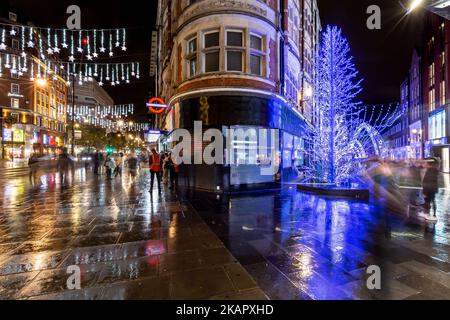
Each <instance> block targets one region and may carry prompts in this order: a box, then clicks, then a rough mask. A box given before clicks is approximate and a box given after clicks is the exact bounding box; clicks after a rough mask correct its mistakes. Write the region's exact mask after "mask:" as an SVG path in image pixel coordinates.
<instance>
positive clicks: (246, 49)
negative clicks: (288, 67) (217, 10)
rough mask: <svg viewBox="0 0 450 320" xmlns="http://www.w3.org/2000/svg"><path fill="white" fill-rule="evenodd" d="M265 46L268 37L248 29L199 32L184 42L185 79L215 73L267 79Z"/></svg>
mask: <svg viewBox="0 0 450 320" xmlns="http://www.w3.org/2000/svg"><path fill="white" fill-rule="evenodd" d="M222 30H223V31H222ZM266 45H267V41H266V38H265V36H262V35H258V34H254V33H251V31H249V30H248V29H221V30H219V29H216V30H208V31H204V32H199V33H197V35H196V36H193V37H191V38H187V39H186V41H185V45H184V48H185V54H184V59H185V60H184V66H185V67H184V68H185V71H184V74H185V79H191V78H193V77H195V76H197V75H199V74H205V73H213V72H235V73H242V74H247V75H254V76H261V77H262V76H265V75H266V73H267V72H266V63H267V62H266V60H267V58H266V57H267V49H266Z"/></svg>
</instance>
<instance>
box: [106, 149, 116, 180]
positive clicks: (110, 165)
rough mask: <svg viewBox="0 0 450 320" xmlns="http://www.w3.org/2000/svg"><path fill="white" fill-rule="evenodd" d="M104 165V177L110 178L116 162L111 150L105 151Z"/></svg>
mask: <svg viewBox="0 0 450 320" xmlns="http://www.w3.org/2000/svg"><path fill="white" fill-rule="evenodd" d="M105 167H106V177H107V178H108V179H112V178H113V174H114V170H115V168H116V162H115V160H114V157H113V155H112V153H111V152H109V153H107V155H106V160H105Z"/></svg>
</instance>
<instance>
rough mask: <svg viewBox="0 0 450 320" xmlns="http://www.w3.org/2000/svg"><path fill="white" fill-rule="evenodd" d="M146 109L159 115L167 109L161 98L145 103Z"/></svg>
mask: <svg viewBox="0 0 450 320" xmlns="http://www.w3.org/2000/svg"><path fill="white" fill-rule="evenodd" d="M147 107H148V109H149V110H150V111H151V112H153V113H156V114H159V113H162V112H164V110H165V109H167V104H165V103H164V100H163V99H161V98H151V99H150V100H149V101H148V103H147Z"/></svg>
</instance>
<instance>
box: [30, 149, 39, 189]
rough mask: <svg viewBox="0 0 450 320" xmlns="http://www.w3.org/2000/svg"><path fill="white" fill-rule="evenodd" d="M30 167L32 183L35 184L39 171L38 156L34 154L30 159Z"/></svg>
mask: <svg viewBox="0 0 450 320" xmlns="http://www.w3.org/2000/svg"><path fill="white" fill-rule="evenodd" d="M28 167H29V168H30V181H31V182H34V181H35V180H36V175H37V172H38V169H39V157H38V155H37V154H35V153H34V154H33V155H32V156H31V157H30V159H28Z"/></svg>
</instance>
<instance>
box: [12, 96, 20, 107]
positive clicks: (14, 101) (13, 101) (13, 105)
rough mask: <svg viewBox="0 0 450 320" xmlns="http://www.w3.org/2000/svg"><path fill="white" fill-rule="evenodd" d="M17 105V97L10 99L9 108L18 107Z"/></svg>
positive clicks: (18, 102) (18, 104)
mask: <svg viewBox="0 0 450 320" xmlns="http://www.w3.org/2000/svg"><path fill="white" fill-rule="evenodd" d="M19 107H20V101H19V99H15V98H13V99H11V108H14V109H19Z"/></svg>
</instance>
